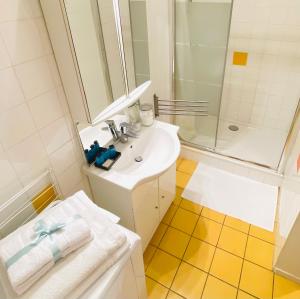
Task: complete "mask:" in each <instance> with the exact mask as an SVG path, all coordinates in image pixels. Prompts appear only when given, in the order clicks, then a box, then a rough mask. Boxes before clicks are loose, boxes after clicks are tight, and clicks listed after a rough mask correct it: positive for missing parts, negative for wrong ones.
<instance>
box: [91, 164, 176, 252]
mask: <svg viewBox="0 0 300 299" xmlns="http://www.w3.org/2000/svg"><path fill="white" fill-rule="evenodd" d="M85 173H86V174H87V175H88V177H89V181H90V184H91V189H92V192H93V195H94V200H95V203H96V204H98V205H99V206H101V207H102V208H104V209H107V210H108V211H111V212H112V213H114V214H116V215H118V216H119V217H120V224H121V225H123V226H125V227H127V228H128V229H130V230H132V231H134V232H136V233H137V234H138V235H139V236H140V237H141V239H142V246H143V250H145V249H146V247H147V245H148V244H149V242H150V240H151V238H152V236H153V234H154V232H155V230H156V229H157V227H158V225H159V223H160V221H161V220H162V218H163V217H164V215H165V213H166V212H167V210H168V208H169V207H170V205H171V203H172V201H173V199H174V197H175V193H176V163H174V164H173V165H172V166H171V167H170V168H169V169H168V170H166V171H165V172H164V173H162V174H161V175H159V176H157V177H154V178H152V179H150V180H147V181H145V182H142V183H141V184H138V185H137V186H136V187H135V188H133V190H128V189H125V188H123V187H121V186H120V185H118V184H113V183H111V182H109V181H106V180H104V179H103V178H101V176H95V175H93V174H92V173H89V172H88V171H85Z"/></svg>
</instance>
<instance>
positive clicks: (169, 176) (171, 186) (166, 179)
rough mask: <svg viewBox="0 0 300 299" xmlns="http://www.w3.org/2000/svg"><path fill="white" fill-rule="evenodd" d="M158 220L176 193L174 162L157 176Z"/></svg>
mask: <svg viewBox="0 0 300 299" xmlns="http://www.w3.org/2000/svg"><path fill="white" fill-rule="evenodd" d="M158 181H159V221H161V219H162V218H163V217H164V215H165V214H166V212H167V210H168V208H169V207H170V205H171V203H172V201H173V199H174V197H175V194H176V163H174V164H173V165H172V166H171V167H170V168H169V169H168V170H167V171H166V172H165V173H164V174H162V175H161V176H160V177H159V180H158Z"/></svg>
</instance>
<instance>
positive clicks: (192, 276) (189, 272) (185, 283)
mask: <svg viewBox="0 0 300 299" xmlns="http://www.w3.org/2000/svg"><path fill="white" fill-rule="evenodd" d="M206 277H207V274H206V273H205V272H203V271H201V270H199V269H197V268H195V267H193V266H190V265H188V264H187V263H185V262H182V263H181V265H180V267H179V269H178V272H177V274H176V276H175V279H174V282H173V284H172V287H171V289H172V290H173V291H175V292H176V293H178V294H180V295H181V296H183V297H185V298H189V299H194V298H195V299H196V298H201V294H202V292H203V288H204V284H205V281H206Z"/></svg>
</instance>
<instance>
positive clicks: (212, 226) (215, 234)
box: [193, 217, 222, 245]
mask: <svg viewBox="0 0 300 299" xmlns="http://www.w3.org/2000/svg"><path fill="white" fill-rule="evenodd" d="M221 229H222V225H221V224H220V223H217V222H215V221H213V220H210V219H208V218H204V217H200V218H199V221H198V223H197V225H196V228H195V231H194V233H193V236H195V237H196V238H198V239H201V240H203V241H206V242H208V243H210V244H212V245H217V243H218V239H219V236H220V233H221Z"/></svg>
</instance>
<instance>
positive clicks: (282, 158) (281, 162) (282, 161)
mask: <svg viewBox="0 0 300 299" xmlns="http://www.w3.org/2000/svg"><path fill="white" fill-rule="evenodd" d="M187 2H190V1H189V0H187ZM234 2H235V0H232V1H231V8H230V22H229V30H228V34H227V43H226V52H225V60H224V67H223V79H222V83H221V92H220V104H219V111H218V116H217V117H218V121H217V126H216V134H215V143H214V147H213V148H211V147H207V146H203V145H200V144H196V143H193V142H190V141H186V140H184V139H183V138H182V137H181V136H180V135H179V134H178V135H179V139H180V142H181V144H183V145H186V146H190V147H193V148H196V149H199V150H203V151H206V152H210V153H213V154H216V155H219V156H222V157H225V158H230V159H234V160H236V161H240V162H243V163H247V164H250V165H254V166H258V167H263V168H265V169H268V170H271V171H274V172H276V173H279V174H281V173H282V171H283V168H284V164H285V162H286V161H285V152H286V151H287V147H288V145H289V143H290V140H291V137H292V133H293V130H294V127H295V124H296V121H297V119H298V118H299V119H300V98H299V100H298V104H297V107H296V110H295V113H294V116H293V120H292V122H291V126H290V128H289V132H288V135H287V137H286V141H285V144H284V147H283V149H282V152H281V155H280V158H279V162H278V164H277V167H276V168H273V167H271V166H269V165H265V164H261V163H257V162H254V161H251V160H246V159H240V158H238V157H234V156H231V155H225V154H222V153H220V152H219V151H218V150H217V141H218V134H219V126H220V114H221V108H222V96H223V86H224V79H225V71H226V63H227V55H228V44H229V37H230V31H231V21H232V10H233V5H234ZM172 9H173V11H172V14H173V20H172V31H173V32H172V36H173V57H172V64H173V80H172V98H173V100H175V99H176V83H175V81H176V80H175V57H176V0H172ZM204 117H205V116H204ZM173 123H174V124H176V116H174V118H173Z"/></svg>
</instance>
